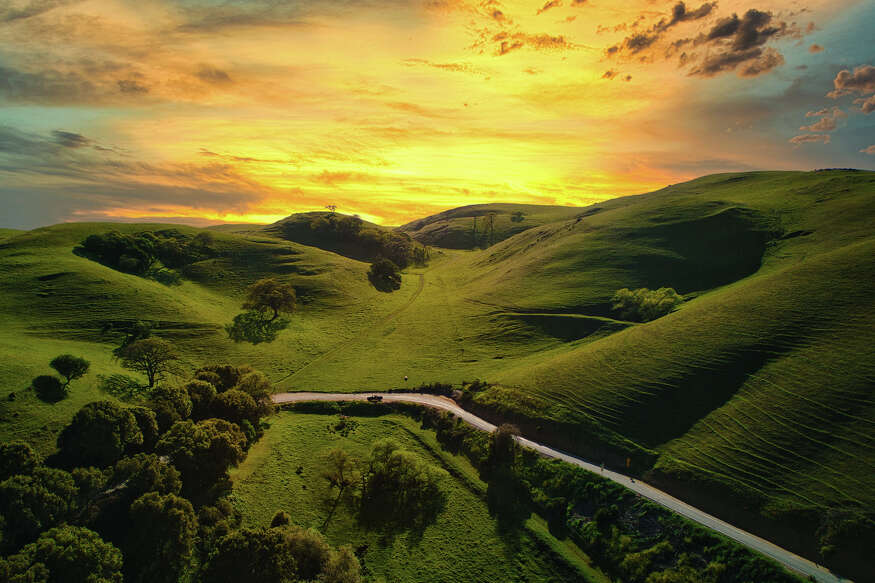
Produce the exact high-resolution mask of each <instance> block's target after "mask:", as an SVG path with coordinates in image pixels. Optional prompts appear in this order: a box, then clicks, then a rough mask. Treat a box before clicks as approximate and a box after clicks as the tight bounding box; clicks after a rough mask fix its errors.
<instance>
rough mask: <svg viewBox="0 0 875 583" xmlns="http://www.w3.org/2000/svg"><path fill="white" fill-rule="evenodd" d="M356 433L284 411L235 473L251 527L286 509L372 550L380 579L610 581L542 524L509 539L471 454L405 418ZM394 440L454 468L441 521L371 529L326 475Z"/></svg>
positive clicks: (378, 421)
mask: <svg viewBox="0 0 875 583" xmlns="http://www.w3.org/2000/svg"><path fill="white" fill-rule="evenodd" d="M356 420H357V421H358V427H357V429H355V430H354V431H352V432H351V433H349V434H348V435H347V436H343V435H341V434H340V433H337V432H332V431H330V430H329V427H330V426H331V425H333V424H335V423H336V422H337V417H336V416H328V415H312V414H304V413H293V412H282V413H280V414H278V415H277V416H275V417H274V418H273V419H272V420H271V429H270V430H269V431H268V432H267V434H266V435H265V437H264V439H262V440H261V441H260V442H259V443H258V444H257V445H256V446H255V448H254V449H253V450H252V451H251V452H250V454H249V457H248V458H247V460H246V462H245V463H244V464H243V465H242V466H241V467H240V468H239V469H238V470H237V471H236V472H235V474H234V476H233V478H234V483H235V485H234V494H233V499H234V502H235V504H236V505H237V507H238V508H239V509H240V510H241V511H242V512H243V515H244V516H245V517H246V520H247V521H248V522H249V523H250V525H252V526H267V525H268V524H270V520H271V517H272V516H273V514H274V513H275V512H276V511H277V510H285V511H287V512H288V513H289V514H290V515H291V516H292V517H293V520H294V521H295V522H297V523H300V524H302V525H304V526H306V527H314V528H317V529H320V530H321V531H322V532H323V533H324V534H325V535H326V536H327V537H328V539H329V540H330V541H331V542H332V544H335V545H340V544H351V545H352V546H353V548H361V547H364V553H363V559H364V560H363V564H364V565H365V568H366V572H367V573H368V574H370V576H371V577H372V580H373V581H398V582H402V581H416V582H426V581H441V582H447V583H448V582H452V581H465V582H468V581H484V582H486V581H530V582H535V581H555V582H557V583H558V582H566V581H581V582H582V581H589V582H592V583H601V582H606V581H607V580H608V579H607V578H606V577H605V576H604V575H603V574H601V573H600V572H598V571H597V570H596V569H594V568H593V567H591V566H589V564H588V558H587V557H586V555H584V554H583V553H582V552H581V551H580V550H579V549H577V548H576V547H574V545H573V544H571V543H569V542H559V541H557V540H556V539H554V538H553V537H552V536H551V535H550V534H549V533H548V532H547V531H546V528H545V525H544V524H543V522H542V521H541V520H540V519H538V518H537V517H533V518H531V519H530V520H529V522H528V524H527V525H526V527H524V528H522V529H520V530H517V531H513V532H502V531H501V530H500V529H499V528H498V525H497V522H496V520H495V519H494V518H492V517H491V516H490V514H489V511H488V509H487V507H486V502H485V501H484V500H483V499H482V498H483V496H484V495H485V491H486V485H485V484H484V483H483V482H481V481H480V479H479V477H478V474H477V471H476V470H475V469H474V468H473V467H471V465H470V463H469V462H468V461H467V460H466V459H465V458H463V457H461V456H457V455H452V454H449V453H447V452H446V451H444V450H442V449H441V447H440V446H439V445H438V443H437V441H436V439H435V436H434V433H433V432H429V431H423V430H422V429H420V428H419V424H418V423H416V422H414V421H413V420H412V419H410V418H409V417H406V416H402V415H389V416H384V417H378V418H369V417H360V418H357V419H356ZM384 437H391V438H392V439H395V440H396V441H398V442H399V443H400V444H401V446H402V447H403V448H405V449H408V450H410V451H413V452H415V453H416V454H418V455H419V456H421V457H422V458H424V459H427V460H428V461H430V462H432V463H434V464H437V465H439V466H442V467H445V468H446V469H447V470H448V471H450V473H451V478H450V479H449V482H448V483H447V494H448V497H447V504H446V507H445V508H444V509H443V510H442V511H441V512H440V514H439V515H438V517H437V519H436V520H435V522H434V523H432V524H429V525H427V526H425V527H424V528H421V529H418V528H413V529H402V530H400V531H395V532H383V531H380V530H370V529H366V528H364V527H363V526H361V525H360V523H359V522H358V521H357V519H356V517H355V514H354V508H353V507H352V506H351V504H350V503H349V502H348V501H345V502H342V503H341V504H340V505H339V506H338V508H337V510H336V511H335V512H334V514H331V513H330V512H331V507H332V506H333V503H334V499H335V498H336V495H337V491H336V490H331V489H330V488H329V487H328V482H327V480H325V479H324V478H323V477H322V475H321V472H322V471H323V470H324V468H325V466H326V464H327V462H326V459H327V455H328V452H329V451H331V450H332V449H333V448H341V449H344V450H345V451H347V452H348V453H350V454H351V455H354V456H357V457H360V458H364V457H367V455H368V453H369V451H370V447H371V445H372V444H373V443H374V442H375V441H376V440H378V439H381V438H384Z"/></svg>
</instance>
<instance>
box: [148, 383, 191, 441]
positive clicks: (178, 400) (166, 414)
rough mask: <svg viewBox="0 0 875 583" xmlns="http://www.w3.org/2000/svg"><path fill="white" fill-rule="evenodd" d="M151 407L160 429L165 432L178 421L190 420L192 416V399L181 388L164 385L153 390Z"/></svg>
mask: <svg viewBox="0 0 875 583" xmlns="http://www.w3.org/2000/svg"><path fill="white" fill-rule="evenodd" d="M149 401H150V406H151V407H152V410H153V411H155V417H156V419H157V420H158V428H159V429H160V430H161V431H162V432H163V431H167V430H168V429H170V426H171V425H173V424H174V423H176V422H177V421H182V420H183V419H188V418H189V416H191V409H192V403H191V397H189V396H188V391H186V390H185V389H183V388H181V387H171V386H167V385H162V386H159V387H155V388H154V389H152V393H151V395H150V399H149Z"/></svg>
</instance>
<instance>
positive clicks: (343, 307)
mask: <svg viewBox="0 0 875 583" xmlns="http://www.w3.org/2000/svg"><path fill="white" fill-rule="evenodd" d="M521 208H522V207H520V209H521ZM513 209H517V205H483V206H482V207H465V208H464V209H459V210H458V212H448V213H444V214H443V215H442V216H441V215H438V216H436V217H433V218H428V219H424V220H423V221H419V222H416V223H412V224H411V225H407V226H405V227H403V228H404V229H405V230H406V231H407V232H410V233H411V234H412V235H413V236H414V237H416V238H418V239H419V240H421V241H440V240H441V239H440V237H438V235H439V234H440V233H439V231H440V232H441V233H444V234H445V235H446V236H447V237H450V238H451V239H452V237H456V238H457V239H459V238H460V237H464V236H465V234H466V233H467V234H470V231H469V229H470V228H471V227H472V224H473V216H472V212H473V213H478V212H483V213H485V212H488V211H489V210H495V211H497V212H498V211H506V212H499V214H497V215H496V219H495V229H496V235H495V240H496V241H498V242H497V243H496V244H494V245H492V246H491V247H489V248H487V249H484V250H476V251H471V250H465V249H458V248H457V249H439V248H434V249H432V252H431V260H430V261H429V264H428V265H427V266H425V267H415V268H409V269H407V270H406V271H405V274H404V281H403V285H402V288H401V289H400V290H399V291H397V292H395V293H392V294H382V293H379V292H376V291H375V290H374V289H373V288H372V287H371V286H370V285H369V284H368V282H367V279H366V277H365V273H366V271H367V267H368V266H367V264H366V263H363V262H360V261H355V260H353V259H349V258H347V257H343V256H341V255H338V254H335V253H331V252H329V251H325V250H321V249H319V248H316V247H312V246H306V245H302V244H299V243H292V242H289V241H286V240H282V239H279V238H275V237H272V236H270V232H269V230H264V229H262V230H258V229H256V228H255V227H253V226H251V225H246V226H242V227H239V228H237V227H234V228H227V229H216V230H211V232H213V233H214V235H215V237H216V245H217V248H218V249H219V250H220V251H221V252H222V253H221V256H220V257H217V258H215V259H210V260H206V261H203V262H200V263H196V264H194V265H192V266H190V267H189V268H187V269H186V273H185V275H186V279H185V280H184V283H183V284H182V285H181V286H179V287H166V286H163V285H161V284H158V283H156V282H154V281H150V280H145V279H141V278H137V277H134V276H130V275H125V274H122V273H119V272H116V271H113V270H112V269H109V268H106V267H104V266H101V265H99V264H97V263H94V262H92V261H89V260H87V259H84V258H81V257H78V256H76V255H74V254H73V253H72V248H73V247H74V246H75V245H76V244H77V243H78V242H79V241H81V240H82V239H83V238H84V237H85V236H86V235H88V234H90V233H95V232H104V231H106V230H108V229H110V228H115V229H118V230H126V231H137V230H142V229H144V228H147V227H145V226H143V225H108V224H67V225H58V226H55V227H50V228H46V229H38V230H35V231H31V232H28V233H15V232H6V231H4V232H2V233H0V437H2V438H4V439H5V438H9V437H13V436H16V437H27V438H28V439H30V440H31V441H34V442H35V444H36V445H37V446H38V447H39V448H40V449H41V450H42V451H44V452H45V451H49V450H50V449H51V447H52V444H53V442H54V437H55V434H56V432H57V430H58V429H59V428H60V427H61V426H63V424H64V423H65V422H66V420H67V419H69V418H70V417H71V416H72V414H73V412H74V411H75V410H76V409H77V408H78V407H79V406H80V405H81V404H82V403H84V402H86V401H88V400H91V399H94V398H97V397H98V396H99V395H98V392H97V389H96V374H98V373H101V374H108V373H112V372H118V370H119V369H118V365H117V363H115V362H113V361H112V359H111V358H110V356H109V354H110V351H111V349H112V348H113V347H114V346H115V345H116V344H117V342H118V339H119V338H118V335H117V334H115V335H113V334H111V333H110V334H105V333H101V330H102V329H103V327H104V326H105V324H106V323H107V322H115V323H125V322H132V321H135V320H150V321H153V322H155V323H156V324H155V325H156V333H157V334H158V335H161V336H164V337H167V338H170V339H172V340H174V341H175V342H177V343H178V344H179V345H180V347H181V349H182V351H183V354H184V357H185V364H186V366H188V367H189V368H194V367H196V366H199V365H201V364H204V363H207V362H223V361H227V362H231V363H235V364H241V363H247V362H248V363H251V364H253V365H254V366H256V367H257V368H259V369H261V370H263V371H264V372H266V373H267V374H268V375H269V376H270V378H271V379H272V380H274V381H275V382H276V390H278V391H289V390H315V391H332V392H333V391H355V390H376V389H381V390H382V389H388V388H395V387H400V386H403V385H404V384H405V382H404V381H403V378H404V376H405V375H406V376H408V377H409V380H408V381H407V383H406V384H407V385H408V386H411V387H412V386H416V385H419V384H421V383H430V382H435V381H441V382H449V383H461V382H462V381H470V380H473V379H475V378H480V379H485V380H488V381H490V382H492V383H497V384H496V385H495V386H493V387H492V388H490V389H488V390H486V391H484V392H482V393H479V394H478V395H477V396H476V398H475V400H474V406H475V407H476V408H477V409H478V410H479V411H481V412H483V413H484V414H487V415H492V416H495V417H496V418H499V417H500V418H506V419H513V420H514V421H516V422H518V423H520V424H521V425H522V426H523V427H524V428H525V429H526V431H527V433H531V434H532V436H533V437H537V438H540V439H542V440H544V441H546V442H548V443H553V444H554V445H558V446H560V447H564V448H567V449H571V450H574V451H577V452H580V453H583V454H585V455H589V456H592V457H595V458H597V459H598V458H602V459H605V460H606V461H608V463H609V464H610V463H617V464H620V463H622V461H624V459H625V457H626V456H627V455H630V454H631V455H632V457H633V458H634V459H635V467H633V470H637V471H640V472H642V473H646V476H647V478H648V479H649V480H652V481H654V482H655V483H657V484H660V485H662V486H663V487H665V488H668V489H669V490H671V491H673V492H675V493H677V494H678V495H679V496H681V497H683V498H686V499H688V500H691V501H694V502H696V503H697V504H700V505H702V506H704V507H705V508H707V509H709V510H711V511H712V512H716V513H718V514H720V515H722V516H726V517H727V518H730V519H731V520H733V521H736V522H739V523H740V524H741V525H742V526H745V527H747V528H751V529H754V530H757V531H758V532H761V533H763V534H766V535H768V536H771V537H773V538H776V539H778V540H779V541H780V542H782V543H783V544H785V545H790V546H792V547H793V548H795V549H797V550H800V551H801V552H805V553H807V554H808V555H809V556H813V553H814V552H815V551H816V549H815V547H814V546H813V545H814V543H813V542H812V541H813V540H814V538H815V532H814V531H815V530H816V529H817V526H818V524H819V522H818V521H819V520H820V519H821V518H822V517H823V516H824V515H825V514H826V513H828V512H829V511H830V510H856V511H864V512H869V513H871V508H873V507H875V482H873V478H872V476H873V475H875V472H873V469H875V427H873V425H875V422H873V419H875V395H873V387H875V349H873V346H875V334H873V330H875V310H873V307H875V306H873V298H875V261H873V257H875V237H873V232H872V227H871V225H872V224H875V173H872V172H862V171H860V172H855V171H838V170H836V171H823V172H759V173H743V174H722V175H714V176H707V177H703V178H700V179H698V180H694V181H691V182H688V183H683V184H679V185H674V186H671V187H669V188H666V189H663V190H661V191H657V192H654V193H650V194H647V195H642V196H634V197H624V198H620V199H615V200H612V201H607V202H605V203H600V204H598V205H595V206H593V207H588V208H586V209H569V208H567V207H543V208H540V209H538V208H531V209H525V212H526V216H525V218H524V220H523V221H522V222H518V223H514V222H511V221H510V216H511V214H510V213H511V212H513ZM479 220H481V221H482V219H479ZM419 223H422V224H419ZM148 228H150V229H155V228H158V227H157V226H154V225H150V226H148ZM181 229H182V230H187V231H190V232H192V233H193V232H196V231H197V230H196V229H189V228H181ZM515 230H518V231H515ZM429 233H430V234H429ZM453 233H455V235H453ZM426 235H428V236H426ZM451 235H452V237H451ZM432 236H434V237H436V238H434V239H429V237H432ZM440 236H441V237H443V236H444V235H440ZM447 241H450V239H447ZM459 241H460V242H459V243H458V244H455V243H452V242H445V243H444V244H447V245H451V246H454V247H462V248H464V247H467V246H470V245H466V244H462V243H461V239H459ZM265 275H272V276H276V277H279V278H280V279H283V280H287V281H290V282H292V283H293V284H294V285H295V286H296V289H297V290H298V295H299V298H300V300H301V301H300V309H299V310H298V312H297V313H296V314H295V315H294V316H293V317H292V319H291V320H292V323H291V326H290V328H289V329H288V330H287V331H285V332H283V333H282V334H280V336H279V338H278V339H277V341H276V342H274V343H271V344H260V345H257V346H251V345H247V344H237V345H235V344H233V343H232V342H230V341H229V340H228V339H227V337H226V335H225V333H224V331H223V329H222V326H223V325H224V324H226V323H228V322H230V320H231V319H232V318H233V316H234V315H235V314H236V313H237V312H238V311H239V305H240V302H241V300H242V292H243V290H244V289H245V287H246V285H248V284H250V283H252V282H253V281H255V280H256V279H258V278H259V277H263V276H265ZM662 286H671V287H674V288H676V289H677V290H678V292H680V293H681V294H683V295H684V297H685V299H686V301H685V303H684V304H683V305H682V306H681V307H680V309H678V310H677V311H676V312H674V313H672V314H670V315H668V316H665V317H664V318H660V319H658V320H655V321H653V322H649V323H646V324H639V323H634V322H625V321H622V320H618V319H617V318H616V315H615V314H613V313H612V312H611V311H610V298H611V296H612V295H613V293H614V292H615V291H616V290H617V289H619V288H622V287H629V288H637V287H650V288H658V287H662ZM61 352H72V353H74V354H81V355H83V356H85V357H86V358H89V359H90V360H92V362H93V365H92V372H91V373H90V374H89V375H88V376H87V377H86V378H85V379H82V380H80V381H78V382H77V383H75V384H74V385H73V396H72V397H71V398H70V399H68V400H66V401H62V402H61V403H58V404H55V405H45V404H42V403H40V402H38V401H36V399H35V397H34V396H33V395H31V394H27V393H26V392H22V391H23V389H24V388H25V387H26V386H27V384H28V383H29V380H30V379H31V378H32V377H33V376H35V375H37V374H44V373H47V372H49V369H48V367H47V365H48V360H49V359H50V358H51V357H52V356H54V355H56V354H57V353H61ZM10 392H16V394H17V398H16V400H15V401H8V400H7V399H6V396H7V395H8V394H9V393H10ZM770 519H771V520H770ZM782 525H788V526H782Z"/></svg>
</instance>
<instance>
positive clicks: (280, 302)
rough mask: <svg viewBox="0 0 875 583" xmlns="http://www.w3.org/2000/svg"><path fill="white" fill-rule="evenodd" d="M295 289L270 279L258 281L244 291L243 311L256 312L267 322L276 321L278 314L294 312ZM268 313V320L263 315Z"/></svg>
mask: <svg viewBox="0 0 875 583" xmlns="http://www.w3.org/2000/svg"><path fill="white" fill-rule="evenodd" d="M296 301H297V298H296V297H295V288H294V287H292V285H291V284H288V283H280V282H279V281H277V280H276V279H274V278H272V277H267V278H264V279H259V280H258V281H256V282H255V283H253V284H252V285H250V286H249V287H248V288H247V290H246V301H245V302H243V309H244V310H250V311H253V312H256V313H258V314H260V315H261V316H262V319H265V320H266V321H267V322H273V321H274V320H276V319H277V318H278V317H279V315H280V313H286V314H291V313H292V312H294V311H295V302H296ZM268 312H270V317H269V318H268V317H267V316H266V315H265V314H267V313H268Z"/></svg>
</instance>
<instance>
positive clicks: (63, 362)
mask: <svg viewBox="0 0 875 583" xmlns="http://www.w3.org/2000/svg"><path fill="white" fill-rule="evenodd" d="M49 366H51V367H52V368H53V369H55V370H56V371H58V374H59V375H61V376H62V377H64V378H65V379H66V381H67V382H66V383H64V386H65V387H66V386H67V385H69V384H70V383H71V382H72V381H75V380H76V379H79V378H82V377H83V376H85V373H87V372H88V367H89V366H91V363H90V362H88V361H87V360H85V359H84V358H81V357H79V356H73V355H72V354H61V355H60V356H56V357H55V358H53V359H52V362H50V363H49Z"/></svg>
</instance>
